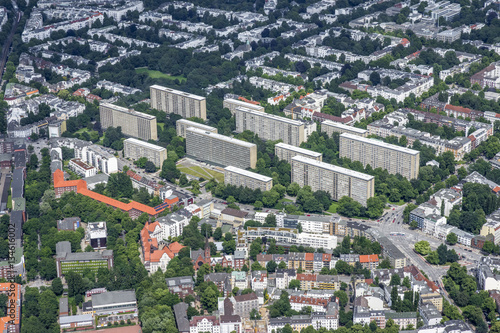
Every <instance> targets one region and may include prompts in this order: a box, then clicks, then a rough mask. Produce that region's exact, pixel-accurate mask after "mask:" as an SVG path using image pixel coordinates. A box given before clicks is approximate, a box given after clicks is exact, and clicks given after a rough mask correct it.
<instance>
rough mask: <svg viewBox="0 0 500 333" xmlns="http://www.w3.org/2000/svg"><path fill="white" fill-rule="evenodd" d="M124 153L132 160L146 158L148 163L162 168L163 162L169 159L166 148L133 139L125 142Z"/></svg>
mask: <svg viewBox="0 0 500 333" xmlns="http://www.w3.org/2000/svg"><path fill="white" fill-rule="evenodd" d="M123 153H124V156H125V157H127V158H131V159H132V160H138V159H139V158H141V157H146V158H147V159H148V161H151V162H153V163H154V164H155V165H156V166H157V167H160V168H161V166H162V164H163V161H165V160H166V159H167V150H166V149H165V148H163V147H160V146H157V145H153V144H151V143H148V142H144V141H141V140H137V139H133V138H130V139H127V140H125V141H123Z"/></svg>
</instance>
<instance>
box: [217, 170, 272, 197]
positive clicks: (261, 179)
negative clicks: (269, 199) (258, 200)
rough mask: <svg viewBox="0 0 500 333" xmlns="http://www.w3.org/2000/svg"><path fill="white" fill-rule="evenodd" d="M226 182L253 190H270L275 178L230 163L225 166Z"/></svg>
mask: <svg viewBox="0 0 500 333" xmlns="http://www.w3.org/2000/svg"><path fill="white" fill-rule="evenodd" d="M224 184H231V185H234V186H236V187H240V186H243V187H248V188H251V189H252V190H256V189H258V188H260V189H261V191H269V190H271V188H272V187H273V179H272V178H271V177H267V176H263V175H260V174H258V173H255V172H251V171H247V170H245V169H240V168H237V167H234V166H231V165H230V166H228V167H226V168H224Z"/></svg>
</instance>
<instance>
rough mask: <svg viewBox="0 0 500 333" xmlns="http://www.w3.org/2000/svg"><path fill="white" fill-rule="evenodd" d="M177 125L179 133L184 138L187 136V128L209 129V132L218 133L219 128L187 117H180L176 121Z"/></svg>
mask: <svg viewBox="0 0 500 333" xmlns="http://www.w3.org/2000/svg"><path fill="white" fill-rule="evenodd" d="M175 127H176V129H177V135H178V136H182V137H183V138H186V128H189V127H194V128H199V129H201V130H204V131H207V132H212V133H217V128H215V127H212V126H208V125H205V124H200V123H197V122H196V121H191V120H187V119H179V120H177V121H176V122H175Z"/></svg>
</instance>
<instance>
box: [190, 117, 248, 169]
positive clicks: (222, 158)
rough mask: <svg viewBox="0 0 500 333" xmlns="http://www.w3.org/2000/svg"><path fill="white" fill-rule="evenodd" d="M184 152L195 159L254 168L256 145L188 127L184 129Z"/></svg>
mask: <svg viewBox="0 0 500 333" xmlns="http://www.w3.org/2000/svg"><path fill="white" fill-rule="evenodd" d="M186 154H187V155H188V156H191V157H193V158H195V159H197V160H201V161H205V162H209V163H213V164H218V165H223V166H228V165H233V166H235V167H238V168H242V169H247V168H251V169H255V165H256V163H257V145H256V144H253V143H250V142H246V141H241V140H237V139H234V138H230V137H228V136H225V135H221V134H216V133H212V132H206V131H203V130H201V129H198V128H193V127H189V128H188V129H187V130H186Z"/></svg>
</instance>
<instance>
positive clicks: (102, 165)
mask: <svg viewBox="0 0 500 333" xmlns="http://www.w3.org/2000/svg"><path fill="white" fill-rule="evenodd" d="M74 149H75V157H76V158H79V159H80V160H81V161H83V162H85V163H87V164H88V165H91V166H94V167H96V168H97V170H99V171H101V172H103V173H105V174H107V175H109V174H111V173H115V172H118V159H117V158H116V156H114V155H113V153H111V150H109V149H106V148H104V147H101V146H97V145H90V144H89V145H77V146H75V148H74Z"/></svg>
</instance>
